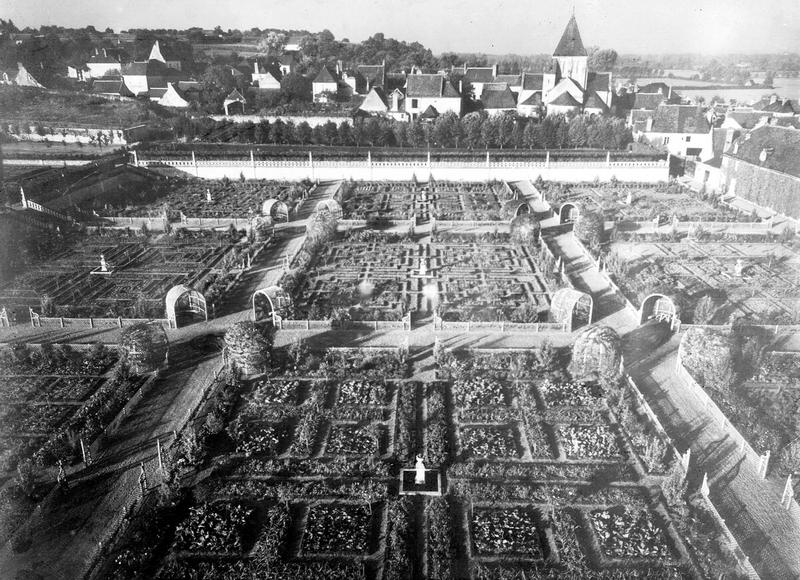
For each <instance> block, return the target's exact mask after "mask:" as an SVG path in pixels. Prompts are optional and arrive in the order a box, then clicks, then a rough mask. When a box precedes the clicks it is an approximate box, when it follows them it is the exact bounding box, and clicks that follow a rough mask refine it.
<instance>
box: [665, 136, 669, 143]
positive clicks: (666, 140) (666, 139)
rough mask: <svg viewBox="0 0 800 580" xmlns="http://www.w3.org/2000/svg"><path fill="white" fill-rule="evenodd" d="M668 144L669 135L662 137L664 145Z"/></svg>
mask: <svg viewBox="0 0 800 580" xmlns="http://www.w3.org/2000/svg"><path fill="white" fill-rule="evenodd" d="M668 144H669V137H664V145H668Z"/></svg>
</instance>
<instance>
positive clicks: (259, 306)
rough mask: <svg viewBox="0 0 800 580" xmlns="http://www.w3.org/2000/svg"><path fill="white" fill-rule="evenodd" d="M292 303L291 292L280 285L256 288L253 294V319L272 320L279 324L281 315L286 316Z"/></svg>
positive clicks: (274, 323)
mask: <svg viewBox="0 0 800 580" xmlns="http://www.w3.org/2000/svg"><path fill="white" fill-rule="evenodd" d="M291 305H292V299H291V297H290V296H289V294H288V293H287V292H286V291H285V290H284V289H283V288H281V287H280V286H269V287H268V288H261V289H260V290H256V291H255V293H254V294H253V320H254V321H256V322H258V321H259V320H267V319H268V320H271V321H272V323H273V325H276V326H277V323H278V321H279V320H280V318H281V317H283V316H286V315H287V313H288V311H289V308H290V307H291Z"/></svg>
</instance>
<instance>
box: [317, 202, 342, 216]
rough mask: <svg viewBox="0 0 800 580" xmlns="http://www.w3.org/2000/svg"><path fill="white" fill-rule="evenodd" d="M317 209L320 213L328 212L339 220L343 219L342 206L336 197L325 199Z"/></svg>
mask: <svg viewBox="0 0 800 580" xmlns="http://www.w3.org/2000/svg"><path fill="white" fill-rule="evenodd" d="M316 210H317V212H319V213H324V212H327V213H329V214H331V215H332V216H333V217H334V218H336V219H337V220H340V219H342V215H343V214H342V206H341V205H339V202H338V201H336V200H335V199H323V200H322V201H320V202H319V203H318V204H317V208H316Z"/></svg>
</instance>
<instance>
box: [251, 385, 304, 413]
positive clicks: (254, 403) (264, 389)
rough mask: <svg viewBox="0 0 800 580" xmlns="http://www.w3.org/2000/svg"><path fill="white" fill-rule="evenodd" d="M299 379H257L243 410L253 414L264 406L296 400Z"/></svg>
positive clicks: (289, 402)
mask: <svg viewBox="0 0 800 580" xmlns="http://www.w3.org/2000/svg"><path fill="white" fill-rule="evenodd" d="M299 388H300V382H299V381H272V380H266V381H259V382H258V383H257V384H256V387H255V389H254V390H253V392H252V393H251V394H250V395H249V396H248V397H247V405H246V406H245V411H246V413H247V414H255V413H258V411H259V410H260V409H262V408H264V407H269V406H272V405H289V404H294V403H296V402H297V397H298V389H299Z"/></svg>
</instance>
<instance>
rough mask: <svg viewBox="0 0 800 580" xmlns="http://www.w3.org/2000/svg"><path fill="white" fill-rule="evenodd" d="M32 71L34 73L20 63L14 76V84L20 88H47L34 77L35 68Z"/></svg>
mask: <svg viewBox="0 0 800 580" xmlns="http://www.w3.org/2000/svg"><path fill="white" fill-rule="evenodd" d="M32 70H33V72H31V71H30V70H28V69H27V68H26V67H25V65H23V64H22V63H21V62H18V63H17V72H16V74H14V76H13V80H12V83H13V84H15V85H17V86H20V87H36V88H37V89H43V88H45V86H44V84H42V82H40V81H39V79H37V78H36V77H35V76H34V74H35V73H36V69H35V68H33V69H32ZM40 72H41V71H40Z"/></svg>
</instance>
